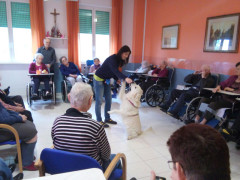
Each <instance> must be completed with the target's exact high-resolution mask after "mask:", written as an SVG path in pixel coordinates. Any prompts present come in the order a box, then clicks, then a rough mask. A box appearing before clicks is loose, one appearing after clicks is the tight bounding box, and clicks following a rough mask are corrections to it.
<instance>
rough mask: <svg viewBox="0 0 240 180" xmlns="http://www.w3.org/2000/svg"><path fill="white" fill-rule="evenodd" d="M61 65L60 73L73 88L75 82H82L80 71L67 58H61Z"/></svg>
mask: <svg viewBox="0 0 240 180" xmlns="http://www.w3.org/2000/svg"><path fill="white" fill-rule="evenodd" d="M60 63H61V65H60V71H61V73H62V75H63V76H66V78H67V80H68V81H69V82H70V83H71V85H72V86H73V85H74V84H75V82H82V77H81V75H80V71H79V69H78V68H77V66H76V65H75V64H74V63H72V62H69V61H68V59H67V58H66V56H62V57H61V58H60Z"/></svg>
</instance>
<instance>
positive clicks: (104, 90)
mask: <svg viewBox="0 0 240 180" xmlns="http://www.w3.org/2000/svg"><path fill="white" fill-rule="evenodd" d="M93 87H94V92H95V101H96V102H95V113H96V117H97V121H98V122H101V121H102V116H101V106H102V100H103V96H104V98H105V108H104V116H105V121H106V120H110V115H109V114H108V111H110V109H111V105H112V94H111V85H110V84H106V83H105V81H96V80H95V79H93Z"/></svg>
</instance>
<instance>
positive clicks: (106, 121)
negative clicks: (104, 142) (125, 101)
mask: <svg viewBox="0 0 240 180" xmlns="http://www.w3.org/2000/svg"><path fill="white" fill-rule="evenodd" d="M105 123H108V124H117V122H116V121H114V120H112V119H109V120H105Z"/></svg>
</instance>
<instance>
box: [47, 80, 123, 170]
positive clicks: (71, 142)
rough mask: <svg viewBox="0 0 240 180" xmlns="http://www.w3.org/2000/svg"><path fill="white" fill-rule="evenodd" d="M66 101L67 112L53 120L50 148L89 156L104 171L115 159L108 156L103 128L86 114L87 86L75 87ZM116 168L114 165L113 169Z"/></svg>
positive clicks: (89, 98)
mask: <svg viewBox="0 0 240 180" xmlns="http://www.w3.org/2000/svg"><path fill="white" fill-rule="evenodd" d="M68 99H69V101H70V104H71V108H69V109H68V110H67V111H66V113H65V114H63V115H62V116H59V117H57V118H56V120H55V121H54V124H53V127H52V139H53V144H54V148H55V149H59V150H63V151H71V152H76V153H81V154H85V155H88V156H91V157H92V158H94V159H96V160H97V161H98V162H99V164H100V165H101V166H102V167H103V170H104V171H105V170H106V168H107V167H108V165H109V164H110V162H111V160H112V159H113V158H114V156H115V155H111V148H110V145H109V142H108V139H107V136H106V133H105V130H104V128H103V126H102V125H101V124H100V123H98V122H97V121H95V120H93V119H92V115H91V114H90V113H88V112H87V111H88V110H89V109H90V107H91V104H92V99H93V91H92V88H91V86H90V85H89V84H86V83H82V82H77V83H75V84H74V86H73V87H72V89H71V91H70V93H69V94H68ZM73 132H74V133H73ZM120 166H121V164H120V163H118V165H117V166H116V167H117V168H120Z"/></svg>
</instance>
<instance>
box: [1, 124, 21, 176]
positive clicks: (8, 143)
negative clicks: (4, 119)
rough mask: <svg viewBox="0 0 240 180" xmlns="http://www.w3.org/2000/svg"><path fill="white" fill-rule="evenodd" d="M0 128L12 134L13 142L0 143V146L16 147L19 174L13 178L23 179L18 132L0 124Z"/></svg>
mask: <svg viewBox="0 0 240 180" xmlns="http://www.w3.org/2000/svg"><path fill="white" fill-rule="evenodd" d="M0 128H3V129H7V130H9V131H11V132H12V133H13V134H14V137H15V141H5V142H0V146H3V145H17V154H18V166H19V172H20V173H19V174H17V175H16V176H15V177H14V179H15V180H17V179H23V167H22V153H21V147H20V143H21V141H20V139H19V135H18V132H17V131H16V130H15V129H14V128H13V127H11V126H10V125H7V124H0ZM14 169H15V168H14Z"/></svg>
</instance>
